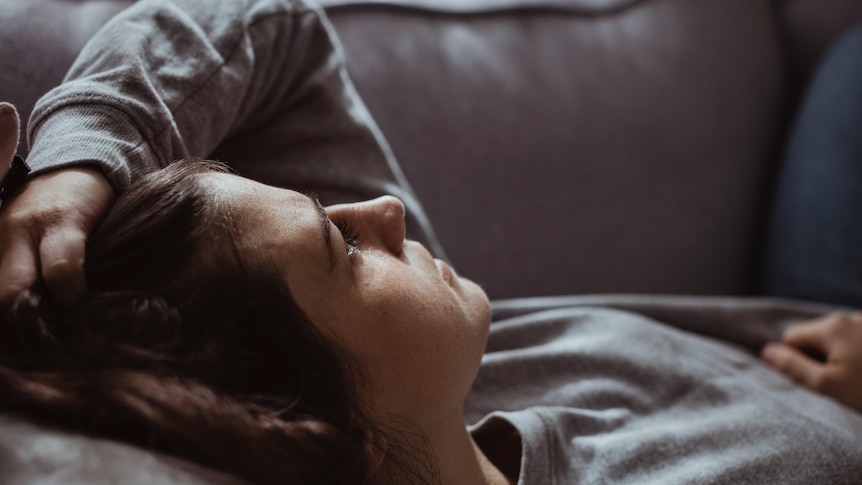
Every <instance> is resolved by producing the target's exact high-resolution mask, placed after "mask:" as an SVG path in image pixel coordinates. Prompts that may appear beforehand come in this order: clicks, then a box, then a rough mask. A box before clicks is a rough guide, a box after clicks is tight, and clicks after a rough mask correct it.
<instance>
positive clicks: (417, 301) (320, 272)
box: [204, 174, 490, 426]
mask: <svg viewBox="0 0 862 485" xmlns="http://www.w3.org/2000/svg"><path fill="white" fill-rule="evenodd" d="M204 177H205V178H206V180H209V181H212V182H213V183H214V184H215V185H217V187H215V189H216V191H217V193H218V194H220V195H219V197H220V200H221V202H222V203H223V204H225V203H226V204H227V206H228V207H229V208H230V210H231V211H232V219H233V220H234V221H236V224H237V225H238V227H237V229H238V234H240V237H239V239H240V240H239V241H237V243H238V245H239V247H240V249H241V251H242V254H248V255H254V256H253V257H254V260H253V261H254V263H256V264H264V265H266V267H268V268H275V269H277V270H278V271H279V272H280V273H281V274H282V275H283V277H284V278H285V279H286V281H287V284H288V287H289V288H290V291H291V293H292V295H293V297H294V299H295V300H296V303H297V304H298V305H299V307H300V308H301V309H302V310H303V311H304V312H305V313H306V315H307V316H308V317H309V318H310V319H311V321H312V322H313V323H314V324H315V325H316V326H317V327H318V329H319V330H320V331H321V333H323V334H324V335H325V336H327V337H328V338H330V339H332V340H333V341H334V342H336V343H337V344H338V345H340V346H341V347H342V348H343V349H345V350H346V351H347V352H348V353H350V354H351V356H352V357H354V358H355V359H356V361H357V362H358V363H359V365H360V366H362V368H363V369H362V370H363V371H364V372H365V374H366V376H367V377H368V382H367V383H366V384H367V386H366V388H365V389H362V390H361V393H362V395H361V397H362V398H363V400H364V401H365V404H366V405H368V406H369V409H368V410H367V411H368V412H371V413H374V412H378V411H382V412H386V413H395V414H398V415H401V416H406V417H409V418H412V419H414V420H415V421H417V422H416V424H420V425H423V424H424V425H432V426H433V425H434V423H433V420H434V419H435V418H434V416H439V415H441V414H440V413H443V412H449V411H451V412H458V413H460V410H461V406H462V404H463V399H464V397H465V396H466V394H467V392H468V390H469V388H470V386H471V384H472V382H473V380H474V378H475V374H476V372H477V370H478V366H479V363H480V360H481V356H482V353H483V351H484V347H485V340H486V337H487V332H488V326H489V323H490V312H489V307H488V300H487V297H486V296H485V293H484V292H483V291H482V289H480V288H479V287H478V286H477V285H476V284H475V283H473V282H471V281H469V280H466V279H463V278H460V277H459V276H457V274H456V273H455V272H454V271H453V270H452V269H451V268H450V267H449V266H447V265H446V264H445V263H443V262H441V261H439V260H435V259H433V258H432V257H431V255H430V254H429V253H428V251H427V250H426V249H425V248H424V247H423V246H422V245H421V244H419V243H417V242H415V241H407V240H405V226H404V206H403V205H402V203H401V202H400V201H399V200H398V199H396V198H394V197H380V198H378V199H374V200H370V201H366V202H361V203H355V204H343V205H336V206H330V207H328V208H326V209H324V208H323V207H321V206H320V205H319V203H317V202H316V200H314V199H313V198H309V197H308V196H305V195H303V194H300V193H298V192H294V191H290V190H284V189H277V188H274V187H270V186H266V185H262V184H258V183H255V182H252V181H249V180H246V179H243V178H240V177H237V176H233V175H227V174H207V175H205V176H204Z"/></svg>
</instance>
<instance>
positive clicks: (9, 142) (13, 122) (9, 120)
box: [0, 103, 19, 179]
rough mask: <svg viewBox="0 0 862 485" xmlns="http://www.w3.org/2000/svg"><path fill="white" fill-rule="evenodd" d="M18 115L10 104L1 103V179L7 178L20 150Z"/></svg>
mask: <svg viewBox="0 0 862 485" xmlns="http://www.w3.org/2000/svg"><path fill="white" fill-rule="evenodd" d="M18 131H19V124H18V113H17V112H16V111H15V107H14V106H12V105H11V104H9V103H0V179H2V178H3V177H5V176H6V172H8V171H9V167H10V164H11V163H12V156H13V155H15V150H16V149H17V148H18Z"/></svg>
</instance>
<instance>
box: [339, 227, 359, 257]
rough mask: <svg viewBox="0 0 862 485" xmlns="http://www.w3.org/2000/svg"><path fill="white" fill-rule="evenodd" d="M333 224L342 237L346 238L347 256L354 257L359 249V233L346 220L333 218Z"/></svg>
mask: <svg viewBox="0 0 862 485" xmlns="http://www.w3.org/2000/svg"><path fill="white" fill-rule="evenodd" d="M332 223H333V224H335V227H336V228H337V229H338V232H340V233H341V237H342V238H344V243H345V244H346V245H347V255H348V256H352V255H353V253H354V252H355V251H356V250H357V249H359V232H357V230H356V228H355V227H354V226H353V225H352V224H350V223H349V222H347V221H345V220H344V219H338V218H333V219H332Z"/></svg>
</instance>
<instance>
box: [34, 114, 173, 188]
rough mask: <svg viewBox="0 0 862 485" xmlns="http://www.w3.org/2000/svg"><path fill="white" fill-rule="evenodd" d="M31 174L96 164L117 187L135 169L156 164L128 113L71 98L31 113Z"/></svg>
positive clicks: (128, 181) (132, 176) (146, 169)
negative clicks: (64, 103) (73, 101)
mask: <svg viewBox="0 0 862 485" xmlns="http://www.w3.org/2000/svg"><path fill="white" fill-rule="evenodd" d="M28 135H29V136H28V138H29V140H30V143H31V145H32V146H31V149H30V155H29V157H28V158H27V164H28V165H30V167H31V168H32V169H33V171H32V173H31V176H33V175H37V174H39V173H43V172H47V171H50V170H56V169H59V168H65V167H72V166H81V165H88V166H96V167H98V168H99V169H101V171H102V173H103V174H104V175H105V177H106V178H107V179H108V181H109V182H110V183H111V185H112V186H113V187H114V190H116V191H117V192H122V191H124V190H125V189H126V188H128V187H129V185H130V184H131V182H132V181H133V180H134V179H135V178H136V177H137V176H138V175H140V174H142V173H146V172H149V171H151V170H154V169H157V168H159V163H158V161H157V160H158V159H157V157H156V156H155V155H154V154H153V153H152V151H151V148H150V146H149V143H147V141H146V140H144V139H143V137H142V136H141V134H140V132H139V130H138V129H137V128H136V127H135V125H134V124H133V123H132V122H131V120H130V118H129V117H128V116H127V115H126V114H125V113H123V112H122V111H121V110H118V109H116V108H114V107H111V106H108V105H105V104H76V105H68V106H64V107H61V108H59V109H56V110H53V111H50V112H44V111H43V112H40V111H39V110H37V111H36V112H34V113H33V117H32V118H31V119H30V128H29V133H28Z"/></svg>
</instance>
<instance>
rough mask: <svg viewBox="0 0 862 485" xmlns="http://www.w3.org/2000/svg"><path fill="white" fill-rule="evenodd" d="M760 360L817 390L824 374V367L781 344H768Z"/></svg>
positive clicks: (796, 350)
mask: <svg viewBox="0 0 862 485" xmlns="http://www.w3.org/2000/svg"><path fill="white" fill-rule="evenodd" d="M760 356H761V358H762V359H763V360H764V361H765V362H766V363H767V364H769V365H770V366H771V367H773V368H775V369H776V370H778V371H781V372H782V373H784V374H787V375H788V376H790V377H792V378H793V379H794V380H796V381H798V382H800V383H802V384H803V385H805V386H806V387H809V388H811V389H815V390H818V389H819V387H820V384H821V383H822V382H823V375H824V374H825V373H826V366H825V365H823V364H821V363H820V362H817V361H815V360H813V359H812V358H811V357H809V356H807V355H805V354H804V353H803V352H801V351H800V350H798V349H796V348H795V347H791V346H789V345H785V344H783V343H774V342H773V343H769V344H766V346H765V347H764V348H763V351H762V352H761V354H760Z"/></svg>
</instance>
